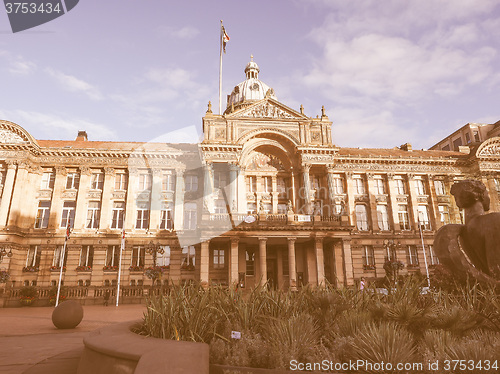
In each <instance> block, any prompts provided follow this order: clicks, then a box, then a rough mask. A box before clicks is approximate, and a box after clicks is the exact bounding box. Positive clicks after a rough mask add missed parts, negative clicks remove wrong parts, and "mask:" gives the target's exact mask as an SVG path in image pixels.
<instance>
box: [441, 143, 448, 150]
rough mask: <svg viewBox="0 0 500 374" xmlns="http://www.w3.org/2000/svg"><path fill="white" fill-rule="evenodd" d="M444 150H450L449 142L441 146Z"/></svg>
mask: <svg viewBox="0 0 500 374" xmlns="http://www.w3.org/2000/svg"><path fill="white" fill-rule="evenodd" d="M441 150H442V151H449V150H450V145H449V144H447V145H445V146H444V147H443V148H441Z"/></svg>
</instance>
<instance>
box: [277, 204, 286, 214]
mask: <svg viewBox="0 0 500 374" xmlns="http://www.w3.org/2000/svg"><path fill="white" fill-rule="evenodd" d="M277 208H278V214H286V213H287V211H288V206H287V204H278V206H277Z"/></svg>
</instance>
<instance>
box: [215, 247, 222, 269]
mask: <svg viewBox="0 0 500 374" xmlns="http://www.w3.org/2000/svg"><path fill="white" fill-rule="evenodd" d="M213 260H214V269H223V268H224V250H223V249H214V252H213Z"/></svg>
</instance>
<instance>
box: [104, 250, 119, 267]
mask: <svg viewBox="0 0 500 374" xmlns="http://www.w3.org/2000/svg"><path fill="white" fill-rule="evenodd" d="M119 263H120V246H119V245H110V246H108V249H107V251H106V266H108V267H110V266H116V267H118V265H119Z"/></svg>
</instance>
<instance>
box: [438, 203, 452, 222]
mask: <svg viewBox="0 0 500 374" xmlns="http://www.w3.org/2000/svg"><path fill="white" fill-rule="evenodd" d="M438 209H439V221H440V222H442V223H443V224H448V223H450V208H449V207H448V205H438Z"/></svg>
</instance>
